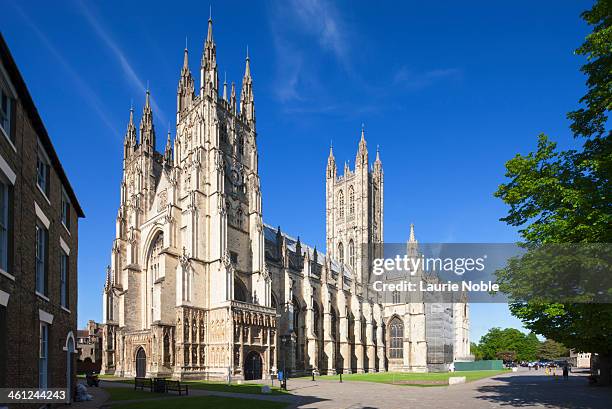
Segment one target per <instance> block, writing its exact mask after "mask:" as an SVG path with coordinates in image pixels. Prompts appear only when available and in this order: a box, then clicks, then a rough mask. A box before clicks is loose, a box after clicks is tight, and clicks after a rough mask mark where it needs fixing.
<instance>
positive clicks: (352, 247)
mask: <svg viewBox="0 0 612 409" xmlns="http://www.w3.org/2000/svg"><path fill="white" fill-rule="evenodd" d="M349 265H350V266H351V267H352V268H355V243H354V242H353V240H352V239H351V241H349Z"/></svg>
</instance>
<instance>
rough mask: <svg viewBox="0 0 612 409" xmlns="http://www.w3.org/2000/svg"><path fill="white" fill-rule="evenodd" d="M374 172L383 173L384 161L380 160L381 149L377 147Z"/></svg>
mask: <svg viewBox="0 0 612 409" xmlns="http://www.w3.org/2000/svg"><path fill="white" fill-rule="evenodd" d="M374 172H376V173H381V172H382V161H381V160H380V148H379V146H378V145H376V160H374Z"/></svg>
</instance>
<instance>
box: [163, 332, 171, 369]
mask: <svg viewBox="0 0 612 409" xmlns="http://www.w3.org/2000/svg"><path fill="white" fill-rule="evenodd" d="M164 365H165V366H170V335H168V333H166V334H165V335H164Z"/></svg>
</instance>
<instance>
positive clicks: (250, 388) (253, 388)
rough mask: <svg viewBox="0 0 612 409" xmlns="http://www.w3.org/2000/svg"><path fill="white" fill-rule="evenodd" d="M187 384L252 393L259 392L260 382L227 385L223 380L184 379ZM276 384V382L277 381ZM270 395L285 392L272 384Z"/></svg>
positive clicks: (197, 387)
mask: <svg viewBox="0 0 612 409" xmlns="http://www.w3.org/2000/svg"><path fill="white" fill-rule="evenodd" d="M185 383H186V384H187V385H189V389H192V388H193V389H204V390H207V391H218V392H234V393H253V394H261V387H262V386H263V385H261V384H255V383H243V384H242V385H238V384H236V383H233V384H231V385H228V384H227V383H224V382H210V381H185ZM277 384H278V382H277ZM270 389H271V391H270V395H282V394H285V393H287V392H286V391H284V390H282V389H280V387H278V386H274V387H271V388H270Z"/></svg>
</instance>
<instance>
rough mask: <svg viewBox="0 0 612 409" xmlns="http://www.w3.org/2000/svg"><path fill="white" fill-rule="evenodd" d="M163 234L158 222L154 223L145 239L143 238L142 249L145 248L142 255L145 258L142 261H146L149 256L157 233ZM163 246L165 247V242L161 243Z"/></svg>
mask: <svg viewBox="0 0 612 409" xmlns="http://www.w3.org/2000/svg"><path fill="white" fill-rule="evenodd" d="M160 234H161V235H162V238H163V235H164V231H163V230H162V228H161V226H160V225H159V224H156V225H155V226H154V227H153V228H152V229H151V231H150V232H149V234H148V235H147V239H146V240H145V242H144V243H145V245H144V247H143V249H144V250H145V252H144V256H145V260H144V262H145V263H146V262H147V261H148V258H149V254H150V252H151V249H152V245H153V243H155V241H156V240H157V238H158V236H159V235H160ZM163 247H165V243H164V244H163Z"/></svg>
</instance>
